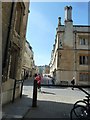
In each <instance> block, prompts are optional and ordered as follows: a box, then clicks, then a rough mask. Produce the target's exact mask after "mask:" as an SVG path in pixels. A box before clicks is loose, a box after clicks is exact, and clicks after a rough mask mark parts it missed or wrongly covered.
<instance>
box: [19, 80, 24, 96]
mask: <svg viewBox="0 0 90 120" xmlns="http://www.w3.org/2000/svg"><path fill="white" fill-rule="evenodd" d="M23 82H24V80H22V81H21V91H20V98H21V97H22V90H23Z"/></svg>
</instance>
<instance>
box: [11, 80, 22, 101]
mask: <svg viewBox="0 0 90 120" xmlns="http://www.w3.org/2000/svg"><path fill="white" fill-rule="evenodd" d="M23 82H24V80H23V79H22V80H16V79H15V81H14V88H13V97H12V103H13V102H14V99H15V91H16V85H17V84H21V87H20V98H21V97H22V90H23Z"/></svg>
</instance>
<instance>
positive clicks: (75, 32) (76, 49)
mask: <svg viewBox="0 0 90 120" xmlns="http://www.w3.org/2000/svg"><path fill="white" fill-rule="evenodd" d="M76 33H77V31H76V30H75V48H74V49H75V68H74V70H75V79H77V78H76V71H77V60H76V58H77V56H76V53H77V48H76ZM75 82H76V81H75ZM76 83H77V82H76Z"/></svg>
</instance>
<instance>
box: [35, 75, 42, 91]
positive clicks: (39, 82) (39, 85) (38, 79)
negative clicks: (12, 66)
mask: <svg viewBox="0 0 90 120" xmlns="http://www.w3.org/2000/svg"><path fill="white" fill-rule="evenodd" d="M35 80H37V88H38V90H39V92H41V76H40V74H38V75H37V74H35Z"/></svg>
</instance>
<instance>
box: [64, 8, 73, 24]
mask: <svg viewBox="0 0 90 120" xmlns="http://www.w3.org/2000/svg"><path fill="white" fill-rule="evenodd" d="M65 22H72V7H71V6H69V7H68V6H66V7H65Z"/></svg>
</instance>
